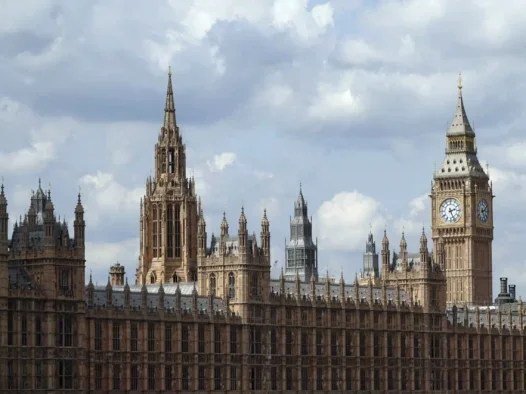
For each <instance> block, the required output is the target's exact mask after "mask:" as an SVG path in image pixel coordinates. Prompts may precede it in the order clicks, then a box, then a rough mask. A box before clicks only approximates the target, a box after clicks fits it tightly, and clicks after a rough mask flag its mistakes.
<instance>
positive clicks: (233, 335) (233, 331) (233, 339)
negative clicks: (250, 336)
mask: <svg viewBox="0 0 526 394" xmlns="http://www.w3.org/2000/svg"><path fill="white" fill-rule="evenodd" d="M236 353H237V327H236V326H230V354H236Z"/></svg>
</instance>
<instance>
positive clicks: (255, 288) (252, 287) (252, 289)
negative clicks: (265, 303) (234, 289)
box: [250, 273, 259, 297]
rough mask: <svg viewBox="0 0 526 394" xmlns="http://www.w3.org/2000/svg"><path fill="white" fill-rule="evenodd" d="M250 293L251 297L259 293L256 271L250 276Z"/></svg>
mask: <svg viewBox="0 0 526 394" xmlns="http://www.w3.org/2000/svg"><path fill="white" fill-rule="evenodd" d="M250 293H251V295H252V296H253V297H257V296H258V295H259V281H258V274H257V273H253V274H252V276H251V278H250Z"/></svg>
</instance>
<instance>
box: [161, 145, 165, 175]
mask: <svg viewBox="0 0 526 394" xmlns="http://www.w3.org/2000/svg"><path fill="white" fill-rule="evenodd" d="M161 172H162V173H163V174H165V173H166V149H163V150H162V155H161Z"/></svg>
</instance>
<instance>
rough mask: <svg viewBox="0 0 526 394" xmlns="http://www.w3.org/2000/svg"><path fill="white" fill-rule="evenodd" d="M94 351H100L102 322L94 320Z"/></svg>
mask: <svg viewBox="0 0 526 394" xmlns="http://www.w3.org/2000/svg"><path fill="white" fill-rule="evenodd" d="M95 350H102V322H101V321H100V320H95Z"/></svg>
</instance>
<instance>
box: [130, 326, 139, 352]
mask: <svg viewBox="0 0 526 394" xmlns="http://www.w3.org/2000/svg"><path fill="white" fill-rule="evenodd" d="M138 344H139V332H138V330H137V323H133V324H132V325H131V335H130V345H131V346H130V347H131V351H132V352H136V351H138V350H139V349H138Z"/></svg>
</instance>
